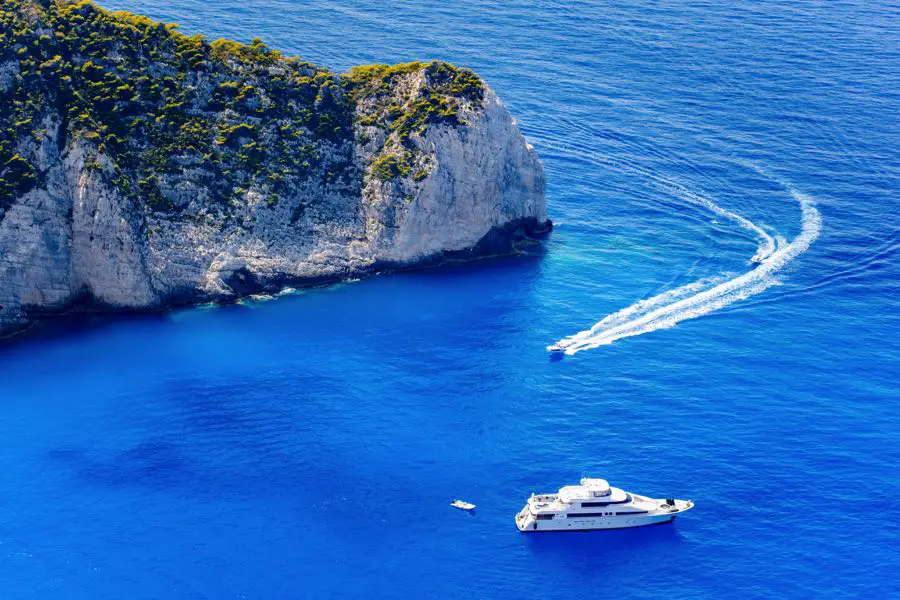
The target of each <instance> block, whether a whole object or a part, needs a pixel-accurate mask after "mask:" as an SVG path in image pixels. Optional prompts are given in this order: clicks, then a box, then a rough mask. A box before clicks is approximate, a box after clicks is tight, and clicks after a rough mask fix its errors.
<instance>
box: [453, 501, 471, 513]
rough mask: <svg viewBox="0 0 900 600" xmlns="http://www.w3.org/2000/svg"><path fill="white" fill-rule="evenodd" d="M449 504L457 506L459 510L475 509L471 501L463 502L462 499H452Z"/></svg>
mask: <svg viewBox="0 0 900 600" xmlns="http://www.w3.org/2000/svg"><path fill="white" fill-rule="evenodd" d="M450 506H452V507H453V508H458V509H460V510H468V511H472V510H475V505H474V504H472V503H471V502H463V501H462V500H454V501H453V502H451V503H450Z"/></svg>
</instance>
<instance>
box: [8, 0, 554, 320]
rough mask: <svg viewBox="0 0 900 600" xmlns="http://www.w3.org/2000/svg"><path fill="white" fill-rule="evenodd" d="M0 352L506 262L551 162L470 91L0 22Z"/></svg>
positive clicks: (158, 41) (165, 32) (104, 21)
mask: <svg viewBox="0 0 900 600" xmlns="http://www.w3.org/2000/svg"><path fill="white" fill-rule="evenodd" d="M0 24H2V29H0V333H3V332H8V331H12V330H14V329H16V328H19V327H22V326H23V325H26V324H27V323H28V322H29V321H30V320H31V319H33V318H34V317H35V316H36V315H40V314H43V313H47V312H55V311H60V310H64V309H66V308H67V307H69V306H72V305H73V304H75V303H79V304H82V303H87V304H89V305H91V306H95V307H108V308H112V309H142V308H152V307H160V306H166V305H169V304H172V303H184V302H192V301H208V300H227V299H229V298H235V297H239V296H242V295H246V294H248V293H255V292H260V291H275V290H278V289H280V288H281V287H283V286H285V285H295V286H296V285H305V284H314V283H319V282H324V281H330V280H337V279H340V278H345V277H350V276H354V275H359V274H363V273H368V272H373V271H377V270H379V269H385V268H403V267H409V266H416V265H423V264H432V263H439V262H441V261H443V260H445V259H447V258H448V257H449V258H454V259H465V258H472V257H476V256H482V255H489V254H503V253H511V252H514V251H515V250H516V244H517V241H518V240H521V239H526V238H528V236H530V235H531V234H534V233H537V232H540V231H543V230H546V229H547V228H548V227H549V221H548V219H547V214H546V207H545V204H544V179H543V171H542V168H541V164H540V161H539V160H538V158H537V156H536V155H535V153H534V151H533V150H532V149H531V148H530V147H529V146H528V145H527V144H526V143H525V141H524V139H523V138H522V136H521V134H520V133H519V131H518V128H517V127H516V124H515V121H514V120H513V119H512V118H511V117H510V115H509V113H508V112H507V110H506V108H505V107H504V106H503V104H502V103H501V102H500V101H499V100H498V98H497V97H496V95H495V94H494V93H493V92H492V91H491V90H490V89H489V88H487V86H485V85H484V83H483V82H482V81H481V80H480V79H479V78H478V77H477V76H476V75H475V74H474V73H472V72H471V71H468V70H466V69H458V68H456V67H453V66H452V65H449V64H447V63H441V62H430V63H409V64H404V65H395V66H388V65H373V66H368V67H359V68H355V69H352V70H351V71H350V72H348V73H346V74H343V75H337V74H334V73H331V72H329V71H327V70H326V69H323V68H321V67H318V66H316V65H312V64H310V63H307V62H303V61H301V60H299V59H296V58H287V57H284V56H282V55H281V54H280V53H278V52H277V51H273V50H271V49H269V48H268V47H266V46H265V45H264V44H263V43H262V42H261V41H259V40H254V42H253V43H252V44H250V45H242V44H237V43H235V42H229V41H225V40H216V41H214V42H211V43H210V42H207V41H206V40H205V39H204V38H202V36H191V37H188V36H184V35H182V34H180V33H178V31H177V29H176V28H175V26H172V25H163V24H160V23H155V22H153V21H151V20H149V19H146V18H144V17H137V16H134V15H130V14H127V13H110V12H107V11H104V10H102V9H99V8H97V7H96V6H94V5H93V4H91V3H89V2H77V3H70V2H62V1H51V0H40V1H38V0H0Z"/></svg>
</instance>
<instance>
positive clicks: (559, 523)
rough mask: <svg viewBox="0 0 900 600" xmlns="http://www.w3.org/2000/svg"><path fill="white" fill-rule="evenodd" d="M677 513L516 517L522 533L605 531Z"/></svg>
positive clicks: (658, 522)
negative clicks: (633, 515) (539, 519)
mask: <svg viewBox="0 0 900 600" xmlns="http://www.w3.org/2000/svg"><path fill="white" fill-rule="evenodd" d="M676 516H677V514H660V515H638V516H635V517H594V518H562V519H551V520H547V521H538V520H534V519H528V520H525V519H516V527H518V529H519V531H521V532H522V533H533V532H541V531H606V530H612V529H633V528H635V527H646V526H648V525H664V524H666V523H671V522H672V521H674V520H675V517H676Z"/></svg>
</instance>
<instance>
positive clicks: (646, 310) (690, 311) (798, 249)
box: [547, 186, 822, 355]
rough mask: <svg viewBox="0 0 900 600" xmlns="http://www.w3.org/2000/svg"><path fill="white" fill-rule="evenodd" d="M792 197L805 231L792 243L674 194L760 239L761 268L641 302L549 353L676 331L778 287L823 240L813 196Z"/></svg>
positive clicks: (687, 196)
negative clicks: (780, 276) (791, 266)
mask: <svg viewBox="0 0 900 600" xmlns="http://www.w3.org/2000/svg"><path fill="white" fill-rule="evenodd" d="M788 190H789V191H790V193H791V196H792V197H793V198H794V199H795V200H797V202H798V203H799V204H800V211H801V217H802V228H801V231H800V234H799V235H797V237H796V238H794V240H793V241H791V242H789V243H788V242H787V241H786V240H785V239H783V238H781V237H780V236H778V237H777V238H773V237H772V236H771V235H769V234H768V233H767V232H766V231H765V230H763V229H762V228H761V227H759V226H758V225H756V224H755V223H753V222H752V221H750V220H748V219H746V218H744V217H742V216H740V215H738V214H736V213H733V212H731V211H729V210H726V209H724V208H722V207H720V206H718V205H717V204H715V203H714V202H712V201H711V200H708V199H706V198H704V197H702V196H699V195H697V194H693V193H691V192H689V191H688V190H686V189H684V188H682V187H681V186H677V189H675V190H673V191H676V193H677V194H678V195H679V196H680V197H681V198H682V199H683V200H685V201H687V202H690V203H693V204H696V205H699V206H702V207H704V208H706V209H708V210H710V211H712V212H713V213H715V214H717V215H719V216H721V217H723V218H727V219H729V220H731V221H733V222H735V223H737V224H738V225H740V226H741V227H742V228H744V229H747V230H749V231H751V232H752V233H754V234H755V235H756V236H757V238H758V239H759V245H758V247H757V251H756V254H755V255H754V256H753V257H752V259H751V261H752V262H753V263H756V267H755V268H753V269H752V270H750V271H748V272H746V273H743V274H742V275H739V276H736V277H733V278H730V279H729V278H725V277H719V278H709V279H703V280H700V281H696V282H694V283H690V284H688V285H685V286H682V287H678V288H675V289H672V290H669V291H666V292H663V293H662V294H659V295H656V296H653V297H651V298H647V299H644V300H640V301H639V302H636V303H635V304H632V305H631V306H628V307H626V308H623V309H622V310H619V311H617V312H615V313H612V314H611V315H609V316H607V317H605V318H604V319H603V320H601V321H600V322H599V323H597V324H596V325H594V326H593V327H591V328H590V329H586V330H584V331H580V332H578V333H576V334H575V335H571V336H569V337H566V338H563V339H561V340H559V341H558V342H556V343H555V344H553V345H551V346H548V347H547V349H548V350H551V349H554V348H556V349H558V348H563V349H564V351H565V353H566V354H569V355H572V354H575V353H577V352H581V351H582V350H590V349H592V348H598V347H600V346H605V345H607V344H611V343H613V342H615V341H616V340H620V339H622V338H627V337H633V336H636V335H642V334H644V333H650V332H651V331H656V330H658V329H664V328H668V327H673V326H674V325H675V324H676V323H680V322H681V321H685V320H687V319H695V318H697V317H701V316H703V315H706V314H709V313H711V312H713V311H716V310H719V309H721V308H723V307H725V306H728V305H729V304H732V303H734V302H737V301H739V300H743V299H745V298H748V297H750V296H753V295H756V294H759V293H760V292H762V291H763V290H765V289H767V288H768V287H770V286H772V285H774V284H776V283H777V279H776V278H775V275H776V274H777V273H778V272H779V271H781V270H782V269H784V267H785V266H786V265H787V264H788V263H790V262H791V261H793V260H794V259H795V258H796V257H797V256H799V255H800V254H802V253H803V252H805V251H806V250H807V249H808V248H809V246H810V244H812V242H813V241H814V240H815V239H816V238H817V237H818V236H819V232H820V231H821V227H822V217H821V215H820V214H819V211H818V210H817V209H816V207H815V203H814V202H813V200H812V198H810V197H809V196H806V195H803V194H800V193H798V192H796V191H794V190H793V189H791V188H788Z"/></svg>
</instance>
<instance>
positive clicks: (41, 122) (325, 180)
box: [0, 0, 484, 217]
mask: <svg viewBox="0 0 900 600" xmlns="http://www.w3.org/2000/svg"><path fill="white" fill-rule="evenodd" d="M419 73H422V74H423V75H422V80H421V83H420V87H419V89H418V91H416V92H415V93H412V94H409V95H408V97H407V98H406V99H405V100H401V99H400V97H399V96H398V94H397V89H398V88H401V87H402V86H403V85H404V82H406V81H407V79H409V78H411V77H417V76H418V75H417V74H419ZM483 95H484V85H483V84H482V83H481V81H480V80H479V79H478V77H477V76H476V75H475V74H474V73H472V72H471V71H468V70H465V69H457V68H456V67H453V66H452V65H449V64H447V63H441V62H431V63H408V64H405V65H397V66H388V65H373V66H369V67H358V68H355V69H353V70H351V71H350V73H348V74H347V75H346V76H339V75H336V74H334V73H332V72H330V71H329V70H327V69H324V68H322V67H318V66H316V65H314V64H311V63H308V62H305V61H303V60H300V59H298V58H293V57H285V56H283V55H282V54H281V53H280V52H278V51H276V50H272V49H270V48H268V47H267V46H266V45H265V44H264V43H263V42H262V41H261V40H259V39H254V40H253V41H252V42H251V43H250V44H241V43H238V42H234V41H229V40H215V41H212V42H210V41H208V40H206V39H205V38H204V37H203V36H202V35H193V36H187V35H184V34H182V33H180V32H179V31H178V28H177V26H176V25H172V24H163V23H158V22H155V21H152V20H151V19H149V18H146V17H142V16H137V15H133V14H130V13H126V12H110V11H106V10H103V9H101V8H98V7H97V6H95V5H94V4H92V3H91V2H89V1H86V0H82V1H78V2H69V1H65V0H0V217H2V212H3V210H4V209H5V208H6V207H7V206H8V205H9V203H10V202H11V201H12V200H13V199H14V198H15V197H17V196H19V195H21V194H22V193H24V192H26V191H28V190H29V189H31V188H33V187H34V186H35V185H39V184H40V182H41V181H42V177H43V176H44V173H42V172H41V170H40V168H39V167H38V165H37V164H36V161H35V157H36V156H37V154H38V149H39V148H40V146H41V144H43V143H45V142H46V140H47V136H48V135H56V134H57V132H58V133H59V135H58V137H57V138H56V143H57V145H58V147H59V149H60V150H62V149H63V148H66V147H68V146H69V145H70V144H71V142H72V141H73V140H76V139H78V140H81V142H82V144H83V146H84V147H87V148H89V149H91V152H93V153H94V155H93V156H94V158H93V159H91V160H92V161H93V162H89V163H88V164H90V165H93V166H94V167H95V168H96V169H97V170H98V171H101V172H102V173H103V175H104V176H106V177H108V178H109V180H110V182H111V183H112V184H114V185H115V186H117V187H118V188H119V189H120V190H122V191H123V192H124V193H126V194H128V195H130V196H131V197H133V198H134V199H135V200H137V201H140V202H143V203H145V204H146V205H148V206H149V207H150V208H152V209H154V210H157V211H166V212H177V211H178V210H180V207H179V206H177V205H176V204H175V202H174V201H173V197H172V194H171V193H168V192H167V191H168V190H170V189H171V187H172V186H169V185H166V181H167V180H169V179H172V178H175V177H180V176H183V175H184V174H185V173H190V178H191V182H192V183H193V184H195V186H196V187H197V189H199V190H202V191H203V194H204V198H205V199H206V200H207V201H208V202H209V203H211V204H215V205H218V206H220V207H227V206H228V205H229V204H231V203H234V202H237V201H239V199H240V196H241V195H242V194H244V193H246V191H247V190H250V189H254V190H256V191H257V192H258V193H260V194H261V195H262V196H264V197H265V198H266V199H267V201H268V202H269V204H275V203H276V202H277V201H278V198H279V195H280V194H282V193H284V192H285V191H287V190H290V189H292V188H294V187H296V186H299V185H302V184H304V183H309V182H311V181H312V182H314V183H315V184H316V185H336V186H344V187H348V186H349V187H356V186H358V185H360V181H359V173H357V172H355V170H354V169H353V168H352V162H353V156H354V155H353V142H354V126H356V127H357V128H359V127H379V128H382V129H383V130H384V131H385V132H386V137H387V139H388V140H389V142H388V143H386V144H385V148H386V149H387V151H385V152H382V153H381V154H379V155H377V156H376V157H375V158H374V159H373V161H372V164H371V168H370V172H371V173H372V174H373V175H374V176H376V177H379V178H382V179H384V180H389V179H391V178H393V177H396V176H397V175H407V174H409V172H410V170H411V169H412V167H413V165H414V164H415V156H414V150H415V148H414V145H413V144H411V143H410V136H411V135H413V134H422V133H424V131H425V130H426V128H427V127H428V126H429V125H431V124H436V123H446V124H454V125H458V124H461V123H462V119H461V118H460V107H461V103H464V102H480V101H481V99H482V98H483ZM401 147H402V150H398V148H401ZM100 155H103V156H104V157H107V158H108V159H110V160H109V161H105V162H103V163H101V161H99V160H94V159H95V158H97V157H99V156H100ZM391 157H393V158H391ZM89 158H90V157H89ZM416 175H417V177H420V171H417V172H416ZM176 200H177V198H176Z"/></svg>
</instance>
